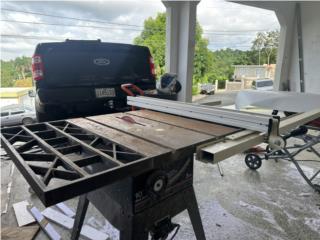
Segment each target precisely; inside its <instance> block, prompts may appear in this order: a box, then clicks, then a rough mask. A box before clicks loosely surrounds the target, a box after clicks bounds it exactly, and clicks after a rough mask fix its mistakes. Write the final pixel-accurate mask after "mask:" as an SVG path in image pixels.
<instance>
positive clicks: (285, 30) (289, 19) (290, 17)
mask: <svg viewBox="0 0 320 240" xmlns="http://www.w3.org/2000/svg"><path fill="white" fill-rule="evenodd" d="M295 5H296V4H295V2H291V3H290V2H288V3H286V5H285V6H280V7H278V9H277V10H275V13H276V15H277V18H278V20H279V23H280V27H281V28H280V40H279V48H278V55H277V66H276V73H275V81H274V90H280V91H281V90H290V89H289V88H290V79H289V78H290V68H291V62H292V58H293V55H292V53H293V52H294V51H293V47H294V41H296V40H297V39H296V38H295V34H294V33H295V31H296V11H295V10H296V8H295Z"/></svg>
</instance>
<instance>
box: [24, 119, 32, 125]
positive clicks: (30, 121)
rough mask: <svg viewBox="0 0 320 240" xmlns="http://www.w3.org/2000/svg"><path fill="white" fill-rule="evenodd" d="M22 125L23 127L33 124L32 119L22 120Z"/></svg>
mask: <svg viewBox="0 0 320 240" xmlns="http://www.w3.org/2000/svg"><path fill="white" fill-rule="evenodd" d="M22 123H23V125H29V124H32V123H33V119H32V118H24V119H22Z"/></svg>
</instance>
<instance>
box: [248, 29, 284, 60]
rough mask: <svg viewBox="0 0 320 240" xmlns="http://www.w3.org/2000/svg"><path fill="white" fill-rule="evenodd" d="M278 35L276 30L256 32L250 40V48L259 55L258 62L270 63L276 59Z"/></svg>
mask: <svg viewBox="0 0 320 240" xmlns="http://www.w3.org/2000/svg"><path fill="white" fill-rule="evenodd" d="M279 37H280V32H279V31H278V30H275V31H269V32H258V33H257V35H256V38H255V39H254V40H253V41H252V48H251V49H252V50H253V51H256V52H257V54H258V56H259V59H258V64H264V63H267V64H271V63H274V62H275V61H276V55H277V49H278V46H279Z"/></svg>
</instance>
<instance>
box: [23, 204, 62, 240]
mask: <svg viewBox="0 0 320 240" xmlns="http://www.w3.org/2000/svg"><path fill="white" fill-rule="evenodd" d="M28 209H29V211H30V213H31V214H32V215H33V216H34V218H35V219H36V220H37V222H38V223H39V225H40V227H41V228H42V230H43V231H44V232H45V233H46V234H47V236H48V237H49V238H50V239H51V240H60V239H61V236H60V235H59V233H58V232H57V231H56V230H55V229H54V228H53V226H52V225H51V224H50V223H49V222H48V221H47V220H46V219H45V218H44V216H43V215H42V214H41V212H40V211H39V209H38V208H36V207H28Z"/></svg>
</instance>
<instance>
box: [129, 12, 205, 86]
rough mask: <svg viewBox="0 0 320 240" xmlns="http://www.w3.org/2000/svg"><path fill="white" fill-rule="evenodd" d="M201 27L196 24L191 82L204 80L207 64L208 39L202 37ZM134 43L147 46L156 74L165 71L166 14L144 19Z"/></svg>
mask: <svg viewBox="0 0 320 240" xmlns="http://www.w3.org/2000/svg"><path fill="white" fill-rule="evenodd" d="M202 33H203V32H202V29H201V26H200V24H199V23H197V25H196V35H195V42H196V45H195V56H194V70H193V73H194V74H193V82H194V84H196V83H198V82H201V81H204V78H205V75H206V73H207V70H208V66H209V64H210V63H209V58H210V57H209V56H210V51H209V49H208V40H207V39H205V38H203V37H202ZM134 44H137V45H142V46H147V47H148V48H149V49H150V51H151V54H152V56H153V59H154V62H155V66H156V70H157V75H162V74H163V73H164V72H165V44H166V14H165V13H158V15H157V16H156V17H155V18H151V17H150V18H148V19H147V20H145V21H144V28H143V30H142V32H141V34H140V35H139V36H138V37H136V38H135V39H134Z"/></svg>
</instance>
